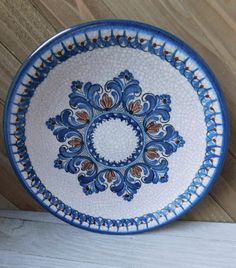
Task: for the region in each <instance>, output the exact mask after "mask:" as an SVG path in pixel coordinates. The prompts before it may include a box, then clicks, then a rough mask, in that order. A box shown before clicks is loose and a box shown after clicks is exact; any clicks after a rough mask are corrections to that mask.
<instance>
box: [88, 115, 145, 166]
mask: <svg viewBox="0 0 236 268" xmlns="http://www.w3.org/2000/svg"><path fill="white" fill-rule="evenodd" d="M111 119H120V120H121V121H125V122H127V125H128V126H132V127H133V130H134V131H135V132H136V133H135V135H136V136H137V137H138V142H137V146H136V148H135V150H134V151H133V153H132V154H131V155H127V158H126V159H125V160H120V161H109V160H106V159H105V158H104V157H101V156H100V155H99V153H98V152H97V150H96V148H95V147H94V143H93V134H94V132H95V130H96V127H97V125H99V124H100V123H102V122H105V121H109V120H111ZM85 143H86V146H87V150H88V152H89V154H90V155H91V157H92V158H93V159H95V160H96V162H98V163H100V164H102V165H105V166H109V167H113V168H119V167H124V166H127V165H130V164H131V163H132V162H134V161H135V160H136V159H137V158H138V157H139V156H140V154H141V153H142V151H143V147H144V143H145V142H144V134H143V129H142V127H141V125H140V124H139V123H138V122H137V121H136V120H135V119H134V118H133V117H131V116H129V115H128V114H127V113H121V112H117V113H116V112H109V113H105V114H104V113H103V114H100V115H99V116H98V117H96V118H95V119H94V120H93V121H92V122H91V123H90V125H89V127H88V129H87V132H86V134H85Z"/></svg>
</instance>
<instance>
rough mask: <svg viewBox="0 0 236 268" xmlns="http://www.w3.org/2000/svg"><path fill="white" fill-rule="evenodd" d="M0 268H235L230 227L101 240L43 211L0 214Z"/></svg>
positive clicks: (197, 226)
mask: <svg viewBox="0 0 236 268" xmlns="http://www.w3.org/2000/svg"><path fill="white" fill-rule="evenodd" d="M0 241H1V243H0V267H1V268H32V267H33V268H55V267H57V268H65V267H69V268H102V267H104V268H106V267H107V268H115V267H116V268H117V267H120V268H145V267H148V268H156V267H165V268H166V267H168V268H170V267H177V268H178V267H181V268H189V267H191V268H210V267H214V268H235V267H236V255H235V252H236V225H235V224H232V223H213V222H187V221H181V222H180V221H179V222H175V223H172V224H170V225H167V226H164V227H163V228H161V229H160V230H158V232H156V231H151V232H148V233H143V234H139V235H135V236H134V235H125V236H120V235H101V234H95V233H92V232H87V231H84V230H79V229H77V228H74V227H73V226H70V225H69V224H66V223H65V222H62V221H60V220H59V219H57V218H56V217H54V216H52V215H51V214H49V213H46V212H24V211H7V210H4V211H1V210H0Z"/></svg>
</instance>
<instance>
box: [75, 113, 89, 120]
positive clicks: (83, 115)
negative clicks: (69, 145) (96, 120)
mask: <svg viewBox="0 0 236 268" xmlns="http://www.w3.org/2000/svg"><path fill="white" fill-rule="evenodd" d="M75 115H76V116H77V118H78V120H79V121H82V122H84V123H87V122H88V121H89V115H88V113H87V112H85V111H78V112H76V113H75Z"/></svg>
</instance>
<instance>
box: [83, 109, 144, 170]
mask: <svg viewBox="0 0 236 268" xmlns="http://www.w3.org/2000/svg"><path fill="white" fill-rule="evenodd" d="M86 145H87V148H88V151H89V153H90V155H91V156H92V157H93V158H94V159H95V160H96V161H97V162H99V163H101V164H103V165H106V166H110V167H122V166H126V165H129V164H131V163H132V162H133V161H135V160H136V159H137V157H138V156H139V155H140V154H141V152H142V149H143V145H144V135H143V132H142V129H141V127H140V125H139V123H138V122H137V121H136V120H134V119H133V118H132V117H131V116H130V115H129V114H125V113H105V114H101V115H100V116H98V117H97V118H96V119H95V120H94V121H93V122H92V123H91V125H90V126H89V127H88V130H87V134H86Z"/></svg>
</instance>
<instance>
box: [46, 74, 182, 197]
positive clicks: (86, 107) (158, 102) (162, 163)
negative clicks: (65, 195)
mask: <svg viewBox="0 0 236 268" xmlns="http://www.w3.org/2000/svg"><path fill="white" fill-rule="evenodd" d="M71 91H72V92H71V93H70V94H69V106H70V108H69V109H65V110H63V111H62V112H61V114H60V115H56V116H55V117H53V118H49V120H48V121H47V122H46V125H47V127H48V128H49V129H50V130H52V131H53V134H54V135H55V136H56V138H57V140H58V141H59V142H61V143H62V145H61V146H60V148H59V153H58V158H57V159H56V160H55V162H54V166H55V167H56V168H58V169H64V170H65V171H66V172H70V173H72V174H78V180H79V183H80V185H81V186H82V188H83V192H84V193H85V194H86V195H91V194H93V193H99V192H103V191H105V190H106V189H107V188H108V187H109V188H110V190H111V191H112V192H114V193H116V194H117V196H122V197H123V199H124V200H127V201H131V200H132V199H133V197H134V194H136V193H137V191H138V189H139V188H140V187H141V185H142V183H144V184H147V183H154V184H157V183H158V182H160V183H164V182H167V181H168V169H169V168H168V160H167V159H168V157H169V156H170V155H171V154H173V153H174V152H176V151H177V149H178V148H179V147H182V146H183V145H184V143H185V142H184V140H183V138H182V137H181V136H180V135H179V133H178V131H176V130H175V129H174V127H173V126H172V125H171V124H169V121H170V111H171V108H170V104H171V98H170V96H169V95H153V94H150V93H145V94H142V88H141V87H140V84H139V81H138V80H136V79H134V76H133V74H132V73H131V72H129V71H128V70H125V71H123V72H121V73H120V74H119V75H118V77H114V78H113V79H112V80H110V81H108V82H107V83H106V84H105V85H104V87H103V86H101V85H100V84H92V83H91V82H86V83H84V82H81V81H73V82H72V85H71ZM110 117H111V118H113V119H114V118H119V120H125V121H126V122H127V124H131V125H132V126H133V128H134V129H135V131H136V135H137V136H138V139H139V142H138V144H137V148H136V149H135V151H134V153H133V154H132V155H131V156H129V157H128V156H127V159H126V160H125V161H122V163H121V162H115V161H105V160H104V159H102V158H101V157H100V156H99V154H97V153H96V150H95V149H94V148H93V146H92V143H91V140H90V136H91V133H92V132H93V128H95V127H96V124H94V122H95V121H96V122H97V121H99V120H100V121H102V120H104V119H106V120H109V118H110ZM144 136H146V137H145V138H144Z"/></svg>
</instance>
